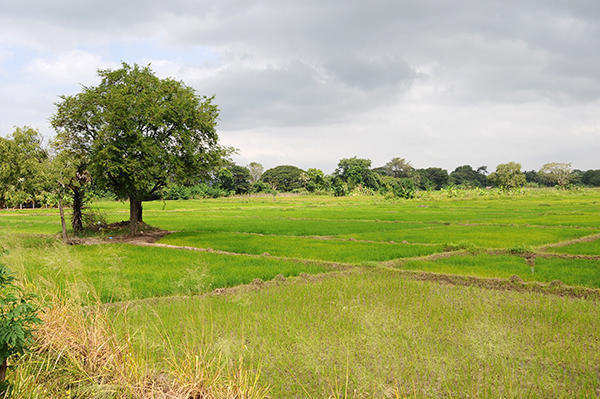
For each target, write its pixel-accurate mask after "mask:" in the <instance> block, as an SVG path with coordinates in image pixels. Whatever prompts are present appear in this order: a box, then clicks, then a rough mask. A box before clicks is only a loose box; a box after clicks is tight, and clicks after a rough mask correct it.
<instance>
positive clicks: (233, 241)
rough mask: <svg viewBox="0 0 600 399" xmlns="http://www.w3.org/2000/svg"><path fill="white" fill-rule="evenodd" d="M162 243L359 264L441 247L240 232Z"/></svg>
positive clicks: (193, 234) (170, 237) (184, 236)
mask: <svg viewBox="0 0 600 399" xmlns="http://www.w3.org/2000/svg"><path fill="white" fill-rule="evenodd" d="M160 242H162V243H166V244H173V245H183V246H192V247H198V248H213V249H219V250H224V251H231V252H241V253H250V254H262V253H265V252H267V253H269V254H270V255H276V256H285V257H291V258H302V259H318V260H327V261H334V262H335V261H338V262H354V263H362V262H365V261H383V260H389V259H396V258H404V257H413V256H422V255H429V254H432V253H435V252H442V251H443V247H442V246H423V245H406V244H389V243H365V242H353V241H340V240H321V239H314V238H299V237H289V236H273V235H271V236H262V235H255V234H243V233H213V232H185V233H174V234H170V235H168V236H166V237H164V238H162V239H161V240H160Z"/></svg>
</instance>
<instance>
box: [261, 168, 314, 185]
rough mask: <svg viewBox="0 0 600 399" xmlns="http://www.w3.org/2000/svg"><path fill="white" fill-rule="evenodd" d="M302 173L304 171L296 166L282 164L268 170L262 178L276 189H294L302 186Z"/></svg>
mask: <svg viewBox="0 0 600 399" xmlns="http://www.w3.org/2000/svg"><path fill="white" fill-rule="evenodd" d="M302 173H304V171H303V170H302V169H300V168H298V167H296V166H292V165H281V166H276V167H274V168H271V169H268V170H266V171H265V173H263V174H262V177H261V180H262V181H264V182H265V183H269V184H270V185H272V186H273V188H275V189H276V190H279V191H293V190H296V189H299V188H302Z"/></svg>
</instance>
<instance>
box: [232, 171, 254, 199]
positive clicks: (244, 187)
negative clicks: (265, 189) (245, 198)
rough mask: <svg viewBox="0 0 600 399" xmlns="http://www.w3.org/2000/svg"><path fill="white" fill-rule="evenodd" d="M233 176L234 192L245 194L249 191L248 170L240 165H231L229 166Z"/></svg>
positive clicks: (249, 176) (249, 177)
mask: <svg viewBox="0 0 600 399" xmlns="http://www.w3.org/2000/svg"><path fill="white" fill-rule="evenodd" d="M228 169H229V171H230V172H231V176H232V178H233V191H235V193H236V194H247V193H248V192H249V191H250V179H251V175H250V171H249V170H248V168H245V167H243V166H240V165H231V166H230V167H229V168H228Z"/></svg>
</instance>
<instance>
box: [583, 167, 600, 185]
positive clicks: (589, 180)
mask: <svg viewBox="0 0 600 399" xmlns="http://www.w3.org/2000/svg"><path fill="white" fill-rule="evenodd" d="M581 181H582V183H583V184H585V185H586V186H592V187H600V169H590V170H586V171H585V172H584V173H583V176H582V177H581Z"/></svg>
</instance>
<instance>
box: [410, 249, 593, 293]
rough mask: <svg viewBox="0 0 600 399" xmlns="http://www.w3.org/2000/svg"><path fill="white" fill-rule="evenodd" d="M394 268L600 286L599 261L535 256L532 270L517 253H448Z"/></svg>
mask: <svg viewBox="0 0 600 399" xmlns="http://www.w3.org/2000/svg"><path fill="white" fill-rule="evenodd" d="M398 268H401V269H406V270H421V271H428V272H435V273H447V274H462V275H468V276H476V277H501V278H509V277H511V276H512V275H517V276H519V277H521V278H522V279H523V280H525V281H540V282H550V281H553V280H560V281H562V282H563V283H565V284H567V285H581V286H585V287H590V288H600V260H586V259H559V258H537V259H536V261H535V267H534V268H533V271H532V269H531V267H530V266H529V265H528V264H527V263H526V262H525V259H524V258H522V257H519V256H508V255H505V256H497V255H486V254H483V255H474V256H452V257H449V258H443V259H438V260H435V261H406V262H404V263H403V264H401V265H399V266H398Z"/></svg>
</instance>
